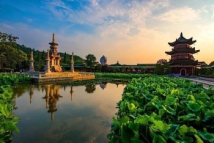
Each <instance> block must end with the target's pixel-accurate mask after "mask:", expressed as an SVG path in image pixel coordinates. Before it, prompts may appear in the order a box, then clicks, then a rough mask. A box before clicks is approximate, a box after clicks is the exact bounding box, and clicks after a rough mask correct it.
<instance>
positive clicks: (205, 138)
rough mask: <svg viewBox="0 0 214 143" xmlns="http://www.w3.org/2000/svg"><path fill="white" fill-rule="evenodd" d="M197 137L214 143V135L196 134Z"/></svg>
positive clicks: (206, 133)
mask: <svg viewBox="0 0 214 143" xmlns="http://www.w3.org/2000/svg"><path fill="white" fill-rule="evenodd" d="M198 135H199V136H200V137H201V138H202V139H204V140H206V141H209V142H214V135H212V134H210V133H208V132H198Z"/></svg>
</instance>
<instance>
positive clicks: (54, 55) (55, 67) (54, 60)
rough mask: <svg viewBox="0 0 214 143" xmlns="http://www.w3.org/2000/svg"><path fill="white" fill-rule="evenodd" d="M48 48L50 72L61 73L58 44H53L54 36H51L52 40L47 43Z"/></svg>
mask: <svg viewBox="0 0 214 143" xmlns="http://www.w3.org/2000/svg"><path fill="white" fill-rule="evenodd" d="M49 44H50V45H51V46H50V66H51V71H54V72H61V71H62V68H61V66H60V60H61V57H60V55H59V54H58V50H57V48H58V44H57V43H56V42H55V35H54V34H53V39H52V42H51V43H49Z"/></svg>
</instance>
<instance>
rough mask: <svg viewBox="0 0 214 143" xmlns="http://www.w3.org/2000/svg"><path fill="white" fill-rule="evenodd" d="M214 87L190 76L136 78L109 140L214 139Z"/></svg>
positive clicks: (127, 89) (163, 141)
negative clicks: (182, 78)
mask: <svg viewBox="0 0 214 143" xmlns="http://www.w3.org/2000/svg"><path fill="white" fill-rule="evenodd" d="M213 102H214V91H213V90H212V89H211V88H210V89H208V90H206V89H204V88H203V87H202V86H201V85H196V84H193V83H192V82H190V81H189V80H181V79H177V78H169V77H161V76H152V77H145V78H138V79H135V78H133V79H132V80H131V82H130V83H129V84H128V85H127V86H126V87H125V89H124V92H123V96H122V100H121V101H119V103H118V107H119V111H118V113H116V115H117V117H116V118H113V125H112V129H111V133H110V134H109V135H108V136H107V137H108V138H109V142H112V143H113V142H129V143H135V142H153V143H156V142H157V143H166V142H188V143H193V142H197V143H202V142H214V134H213V133H214V130H213V127H214V126H213V123H214V103H213Z"/></svg>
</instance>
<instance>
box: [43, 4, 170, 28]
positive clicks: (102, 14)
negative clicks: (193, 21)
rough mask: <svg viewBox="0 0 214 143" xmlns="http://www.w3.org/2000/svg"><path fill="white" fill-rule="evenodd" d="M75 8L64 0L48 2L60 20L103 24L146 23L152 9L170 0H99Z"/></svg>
mask: <svg viewBox="0 0 214 143" xmlns="http://www.w3.org/2000/svg"><path fill="white" fill-rule="evenodd" d="M80 3H81V2H80ZM90 3H91V4H88V5H84V6H81V4H80V6H81V9H73V8H71V6H69V5H67V4H66V3H65V2H63V1H51V2H48V3H47V5H48V7H47V9H48V10H50V12H51V13H52V14H53V15H54V16H55V17H56V18H58V19H59V20H66V21H69V22H72V23H77V24H89V25H90V24H103V23H105V22H108V20H109V21H112V20H113V22H116V21H124V22H133V23H137V24H142V23H145V19H146V18H147V17H149V16H151V15H152V11H153V10H155V9H158V8H160V7H167V6H168V5H169V0H161V1H160V0H151V1H129V2H127V1H125V0H114V1H97V0H90Z"/></svg>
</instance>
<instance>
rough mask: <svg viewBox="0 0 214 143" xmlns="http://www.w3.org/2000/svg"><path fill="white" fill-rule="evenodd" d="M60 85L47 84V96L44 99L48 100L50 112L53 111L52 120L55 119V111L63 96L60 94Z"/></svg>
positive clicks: (47, 106) (47, 104) (47, 105)
mask: <svg viewBox="0 0 214 143" xmlns="http://www.w3.org/2000/svg"><path fill="white" fill-rule="evenodd" d="M59 89H60V86H58V85H45V93H46V95H45V97H43V99H45V100H46V108H49V109H48V112H49V113H51V120H54V112H55V111H57V108H56V104H57V101H59V98H60V97H62V96H61V95H60V94H59Z"/></svg>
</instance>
